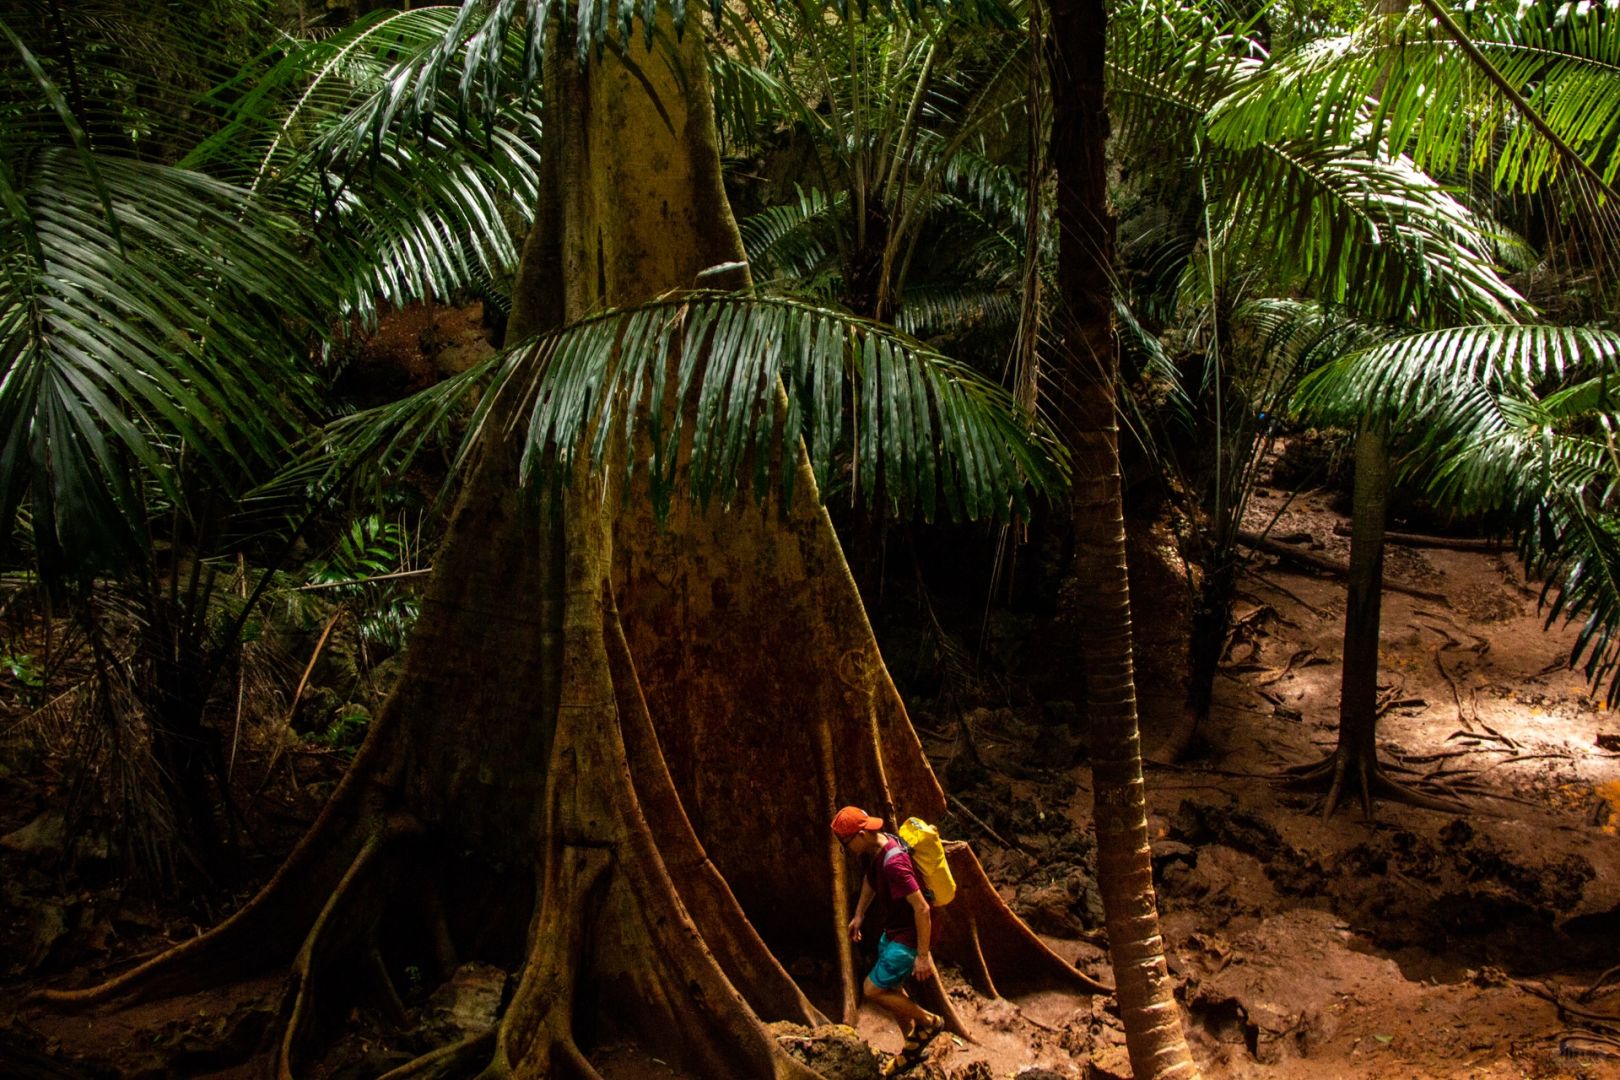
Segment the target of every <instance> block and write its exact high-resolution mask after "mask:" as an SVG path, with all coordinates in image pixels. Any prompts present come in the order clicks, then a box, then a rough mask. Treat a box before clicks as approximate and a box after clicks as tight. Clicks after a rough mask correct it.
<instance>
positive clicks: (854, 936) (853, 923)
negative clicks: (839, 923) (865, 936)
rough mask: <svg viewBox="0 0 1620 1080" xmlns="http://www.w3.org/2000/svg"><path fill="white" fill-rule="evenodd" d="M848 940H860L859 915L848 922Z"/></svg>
mask: <svg viewBox="0 0 1620 1080" xmlns="http://www.w3.org/2000/svg"><path fill="white" fill-rule="evenodd" d="M849 940H851V941H859V940H861V917H860V916H859V915H857V916H855V917H854V918H853V919H851V920H849Z"/></svg>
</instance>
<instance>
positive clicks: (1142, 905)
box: [1050, 0, 1198, 1080]
mask: <svg viewBox="0 0 1620 1080" xmlns="http://www.w3.org/2000/svg"><path fill="white" fill-rule="evenodd" d="M1050 10H1051V26H1052V43H1051V54H1050V56H1051V65H1052V66H1051V81H1052V87H1053V95H1054V99H1055V100H1054V113H1053V119H1052V162H1053V165H1054V166H1055V167H1056V170H1057V188H1058V211H1057V216H1058V232H1059V247H1058V281H1059V287H1060V290H1061V293H1062V303H1063V306H1064V311H1063V316H1062V318H1063V322H1062V324H1061V330H1062V332H1063V348H1064V356H1063V362H1062V368H1063V370H1062V371H1060V372H1059V373H1058V375H1059V382H1058V386H1059V392H1060V393H1062V394H1063V395H1065V396H1064V398H1062V399H1060V402H1059V404H1060V407H1061V409H1062V416H1063V419H1064V424H1065V427H1066V431H1065V437H1066V439H1067V441H1068V443H1069V446H1070V449H1071V451H1072V453H1073V470H1074V481H1073V483H1074V486H1073V489H1072V494H1071V511H1072V514H1073V518H1074V573H1073V575H1072V578H1071V581H1070V585H1069V587H1070V588H1071V589H1073V590H1074V594H1073V595H1072V596H1071V597H1070V598H1069V599H1070V601H1071V602H1070V604H1069V607H1070V610H1073V611H1082V610H1083V611H1084V612H1085V615H1084V617H1082V618H1080V619H1079V620H1078V625H1079V628H1080V654H1081V655H1080V659H1081V663H1082V665H1083V668H1084V671H1085V673H1086V685H1087V691H1088V693H1087V705H1088V710H1089V717H1090V720H1091V724H1092V783H1093V790H1094V795H1093V798H1094V801H1095V811H1094V814H1093V817H1094V819H1095V821H1096V826H1097V880H1098V886H1099V888H1100V891H1101V892H1102V899H1103V913H1104V916H1105V919H1106V923H1107V927H1108V945H1109V955H1110V958H1111V960H1112V962H1113V968H1114V982H1115V986H1116V993H1117V994H1118V997H1119V1008H1120V1017H1121V1019H1123V1020H1124V1022H1125V1039H1126V1048H1127V1050H1128V1051H1129V1053H1130V1058H1131V1068H1132V1070H1133V1071H1134V1073H1135V1074H1136V1076H1137V1078H1138V1080H1150V1078H1168V1077H1174V1078H1177V1080H1181V1078H1190V1077H1196V1076H1197V1075H1198V1069H1197V1066H1196V1065H1194V1064H1193V1060H1192V1055H1191V1054H1190V1053H1189V1051H1188V1049H1187V1043H1186V1040H1185V1038H1184V1037H1183V1035H1182V1030H1181V1010H1180V1008H1179V1007H1178V1006H1177V1004H1176V999H1175V995H1174V986H1173V984H1172V983H1171V979H1170V973H1169V970H1168V968H1167V966H1166V964H1165V959H1164V942H1163V939H1162V938H1161V937H1160V934H1159V914H1158V909H1157V905H1156V900H1155V897H1154V892H1153V864H1152V858H1151V856H1152V852H1151V850H1150V848H1149V846H1148V829H1147V804H1146V799H1145V797H1144V791H1143V782H1142V754H1141V740H1140V734H1139V732H1138V729H1137V716H1136V683H1135V675H1134V671H1133V660H1132V656H1131V598H1130V588H1129V585H1128V583H1127V581H1126V572H1125V518H1124V511H1123V491H1122V488H1121V479H1120V467H1119V431H1118V423H1117V416H1116V411H1115V410H1116V400H1115V399H1116V396H1117V394H1118V373H1119V353H1118V349H1117V343H1116V341H1115V338H1114V322H1113V281H1112V270H1113V265H1112V264H1113V254H1114V219H1113V213H1112V211H1111V209H1110V208H1109V205H1108V168H1107V158H1106V149H1107V143H1108V133H1109V128H1108V113H1107V110H1106V107H1105V104H1104V94H1103V52H1104V43H1105V40H1106V37H1107V16H1106V13H1105V9H1104V6H1103V3H1102V0H1054V2H1053V3H1052V4H1051V9H1050Z"/></svg>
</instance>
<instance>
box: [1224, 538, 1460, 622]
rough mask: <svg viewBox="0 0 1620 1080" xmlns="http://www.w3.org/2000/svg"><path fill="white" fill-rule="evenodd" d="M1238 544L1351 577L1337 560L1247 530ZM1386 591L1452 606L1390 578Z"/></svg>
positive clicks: (1346, 567) (1426, 592) (1347, 566)
mask: <svg viewBox="0 0 1620 1080" xmlns="http://www.w3.org/2000/svg"><path fill="white" fill-rule="evenodd" d="M1238 542H1239V543H1240V544H1243V545H1244V546H1245V547H1249V548H1252V549H1254V550H1255V551H1264V552H1265V553H1266V554H1268V555H1275V556H1277V557H1278V558H1280V559H1286V560H1288V561H1290V562H1293V563H1297V564H1299V565H1301V566H1305V567H1308V568H1310V569H1312V570H1319V571H1321V572H1322V573H1324V574H1333V575H1334V576H1335V577H1341V578H1347V577H1349V576H1350V566H1349V564H1348V563H1342V562H1339V561H1338V560H1337V559H1329V558H1324V557H1323V556H1321V555H1313V554H1312V553H1310V552H1309V551H1301V550H1300V549H1299V548H1295V547H1289V546H1288V545H1287V544H1279V543H1278V542H1277V541H1275V540H1273V539H1271V538H1270V537H1266V536H1261V535H1260V534H1259V533H1252V532H1249V531H1247V530H1244V531H1242V532H1239V533H1238ZM1384 590H1385V591H1386V592H1398V593H1403V594H1405V595H1407V596H1415V597H1417V598H1418V599H1419V600H1427V601H1429V602H1430V603H1431V604H1441V605H1444V606H1445V607H1450V606H1451V601H1450V600H1449V599H1447V598H1446V597H1444V596H1442V595H1440V594H1439V593H1436V592H1429V591H1427V590H1426V589H1414V588H1413V587H1412V586H1410V585H1401V584H1399V583H1398V582H1394V581H1390V580H1389V579H1388V578H1385V579H1384Z"/></svg>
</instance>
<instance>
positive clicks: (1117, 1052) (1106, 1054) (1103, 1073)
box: [1086, 1046, 1132, 1080]
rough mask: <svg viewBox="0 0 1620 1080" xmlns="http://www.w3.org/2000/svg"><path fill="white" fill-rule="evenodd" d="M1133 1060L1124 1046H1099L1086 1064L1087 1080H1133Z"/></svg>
mask: <svg viewBox="0 0 1620 1080" xmlns="http://www.w3.org/2000/svg"><path fill="white" fill-rule="evenodd" d="M1131 1075H1132V1074H1131V1059H1130V1055H1128V1054H1127V1053H1125V1048H1124V1047H1123V1046H1099V1047H1097V1049H1096V1050H1094V1051H1093V1052H1092V1054H1091V1058H1090V1060H1088V1061H1087V1062H1086V1080H1131Z"/></svg>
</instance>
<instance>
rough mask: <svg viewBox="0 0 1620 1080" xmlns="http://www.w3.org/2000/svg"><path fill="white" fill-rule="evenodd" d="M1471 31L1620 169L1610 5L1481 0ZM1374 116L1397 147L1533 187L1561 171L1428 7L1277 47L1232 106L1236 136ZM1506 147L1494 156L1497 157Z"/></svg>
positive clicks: (1553, 119) (1285, 134) (1330, 135)
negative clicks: (1281, 51)
mask: <svg viewBox="0 0 1620 1080" xmlns="http://www.w3.org/2000/svg"><path fill="white" fill-rule="evenodd" d="M1469 8H1470V9H1469V11H1468V13H1467V15H1466V17H1465V19H1464V29H1465V30H1466V32H1467V34H1468V36H1469V38H1470V39H1471V40H1472V42H1473V44H1474V45H1475V46H1476V47H1477V48H1478V49H1479V51H1480V52H1481V53H1482V54H1483V55H1484V57H1485V58H1486V59H1487V60H1488V61H1489V62H1490V64H1491V65H1492V66H1493V67H1494V68H1495V69H1496V70H1497V71H1498V72H1500V73H1501V75H1502V76H1503V78H1504V79H1505V81H1506V82H1507V83H1508V84H1509V85H1510V86H1511V87H1512V88H1513V89H1514V90H1515V91H1517V92H1518V93H1520V94H1522V95H1523V96H1524V98H1525V100H1526V101H1527V102H1528V104H1529V106H1530V107H1531V108H1532V109H1533V110H1534V111H1535V112H1536V113H1537V114H1538V115H1539V116H1540V117H1541V118H1542V119H1543V120H1545V121H1546V122H1547V124H1548V125H1549V126H1550V127H1551V129H1552V130H1553V131H1554V132H1555V133H1556V134H1557V135H1558V136H1559V137H1560V138H1561V139H1563V140H1564V142H1566V143H1567V144H1568V145H1569V146H1570V147H1571V148H1572V149H1573V150H1574V151H1575V152H1576V153H1577V154H1579V155H1580V156H1581V157H1582V158H1583V159H1585V160H1586V161H1588V162H1589V163H1590V164H1592V165H1594V166H1595V167H1596V169H1597V171H1598V172H1599V173H1600V174H1601V175H1602V176H1603V177H1604V179H1605V181H1606V182H1612V181H1613V180H1614V178H1615V176H1616V174H1617V172H1620V152H1617V148H1620V139H1617V136H1620V30H1617V27H1620V23H1617V21H1616V18H1615V15H1614V13H1613V12H1612V11H1609V10H1608V9H1607V8H1606V7H1605V6H1604V5H1602V4H1590V5H1588V4H1578V5H1574V4H1561V5H1552V4H1545V5H1543V4H1516V3H1505V2H1504V3H1491V2H1486V3H1480V4H1477V5H1470V6H1469ZM1364 122H1370V124H1371V128H1370V132H1369V134H1370V137H1371V138H1372V139H1373V140H1375V141H1376V142H1377V143H1379V144H1381V145H1383V146H1385V147H1387V148H1389V150H1390V151H1391V152H1396V153H1402V152H1404V153H1409V154H1410V155H1411V156H1412V158H1413V160H1414V161H1415V162H1416V163H1417V164H1418V166H1419V167H1420V168H1424V169H1426V170H1429V171H1432V172H1438V173H1448V172H1450V171H1452V170H1453V169H1456V168H1458V167H1460V166H1463V165H1468V166H1471V167H1473V168H1485V167H1489V168H1490V169H1491V171H1492V173H1493V175H1494V179H1495V180H1496V182H1497V183H1498V184H1500V185H1501V186H1503V187H1506V188H1513V189H1517V190H1521V191H1534V190H1536V189H1537V187H1539V186H1540V185H1541V184H1543V183H1545V182H1546V181H1547V180H1549V179H1550V178H1551V177H1553V176H1554V175H1556V174H1557V173H1558V171H1559V167H1560V163H1559V160H1558V156H1557V153H1556V152H1555V150H1554V147H1553V145H1552V144H1551V143H1550V142H1548V140H1546V139H1545V138H1543V137H1541V135H1539V134H1538V133H1537V132H1536V131H1535V130H1534V128H1533V127H1532V126H1531V125H1529V124H1527V123H1523V122H1522V117H1520V116H1519V115H1518V114H1517V113H1516V112H1515V109H1514V107H1513V105H1512V104H1511V103H1510V102H1509V101H1508V100H1507V99H1505V98H1504V97H1503V95H1502V94H1501V92H1500V91H1499V90H1498V89H1497V88H1496V87H1495V86H1494V85H1493V84H1492V83H1491V82H1490V81H1489V80H1487V79H1485V78H1483V77H1481V75H1480V72H1479V71H1478V69H1477V68H1476V67H1475V65H1474V64H1473V63H1472V62H1471V61H1470V60H1469V58H1468V57H1467V55H1466V54H1465V53H1464V52H1463V50H1462V49H1461V48H1460V47H1459V46H1458V44H1457V42H1456V41H1454V40H1453V39H1452V38H1451V36H1450V35H1449V34H1448V33H1447V32H1446V31H1445V30H1444V29H1443V28H1442V27H1440V26H1438V25H1436V24H1435V23H1434V22H1433V20H1431V19H1430V18H1429V16H1428V14H1427V13H1426V12H1424V11H1423V10H1421V9H1418V8H1414V10H1413V11H1412V12H1411V13H1409V14H1407V15H1404V16H1394V17H1392V16H1388V15H1374V16H1372V17H1370V18H1369V19H1368V21H1367V22H1365V23H1364V24H1363V25H1362V26H1361V27H1360V28H1358V29H1357V30H1356V31H1355V32H1354V33H1352V34H1348V35H1344V36H1342V37H1338V38H1333V39H1328V40H1324V41H1319V42H1316V43H1314V44H1312V45H1310V46H1308V47H1306V48H1303V49H1300V50H1297V51H1295V52H1293V53H1291V54H1289V55H1287V56H1283V57H1279V58H1277V59H1276V61H1275V63H1274V64H1273V65H1271V67H1270V68H1269V69H1268V70H1267V71H1266V73H1265V77H1264V78H1259V79H1254V80H1251V81H1250V82H1249V83H1248V84H1247V85H1246V86H1245V87H1244V88H1243V89H1242V90H1241V91H1240V92H1239V93H1237V94H1234V95H1233V96H1232V97H1230V98H1229V99H1227V100H1226V101H1225V102H1223V103H1222V106H1221V108H1220V110H1219V114H1218V116H1217V117H1216V119H1215V121H1214V126H1215V128H1216V129H1217V130H1219V132H1220V133H1221V137H1223V138H1224V139H1226V140H1227V141H1228V142H1229V143H1231V144H1233V145H1240V144H1243V143H1251V144H1252V143H1254V142H1261V141H1277V140H1286V139H1292V138H1298V137H1302V136H1306V135H1309V136H1311V137H1314V138H1317V139H1323V140H1328V141H1338V142H1343V141H1346V140H1347V139H1349V138H1350V137H1351V135H1352V134H1353V133H1354V132H1355V131H1356V129H1357V128H1358V127H1360V126H1361V125H1362V124H1363V123H1364ZM1493 157H1494V162H1493V161H1492V158H1493Z"/></svg>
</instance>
